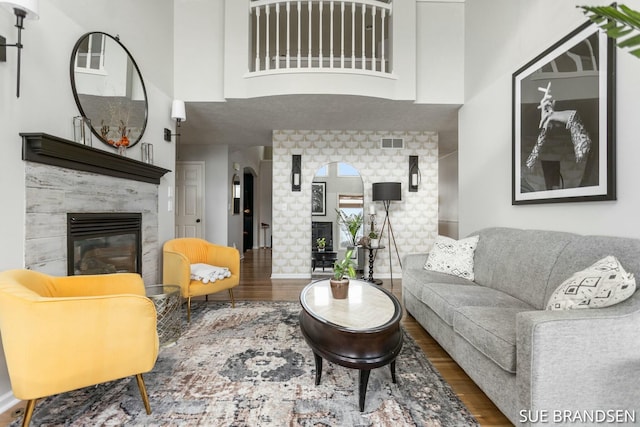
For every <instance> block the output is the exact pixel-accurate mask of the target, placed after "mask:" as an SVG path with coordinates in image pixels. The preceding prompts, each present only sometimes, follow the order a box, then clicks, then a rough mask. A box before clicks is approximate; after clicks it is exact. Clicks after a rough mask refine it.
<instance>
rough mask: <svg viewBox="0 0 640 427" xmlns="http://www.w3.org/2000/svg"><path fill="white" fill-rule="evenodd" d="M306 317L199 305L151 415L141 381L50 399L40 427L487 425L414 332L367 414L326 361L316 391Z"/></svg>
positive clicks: (161, 367)
mask: <svg viewBox="0 0 640 427" xmlns="http://www.w3.org/2000/svg"><path fill="white" fill-rule="evenodd" d="M299 312H300V305H299V303H297V302H238V303H236V308H235V309H232V308H231V307H230V306H229V304H228V303H217V302H209V303H205V302H198V303H197V304H194V307H193V314H192V320H191V324H190V325H188V326H187V325H186V323H183V332H182V335H181V337H180V339H179V340H178V342H177V343H176V344H175V345H173V346H172V347H167V348H162V349H161V350H160V354H159V356H158V361H157V364H156V366H155V368H154V369H153V371H151V372H149V373H147V374H145V375H144V378H145V382H146V384H147V390H148V392H149V399H150V401H151V409H152V411H153V412H152V414H151V415H147V414H146V412H145V411H144V406H143V403H142V399H141V398H140V394H139V392H138V387H137V384H136V381H135V378H133V377H132V378H128V379H124V380H120V381H113V382H109V383H105V384H101V385H98V386H95V387H88V388H85V389H81V390H77V391H73V392H69V393H64V394H60V395H56V396H52V397H49V398H46V399H43V400H41V401H39V402H38V403H37V405H36V410H35V413H34V418H33V421H32V423H31V425H33V426H41V425H47V426H54V425H69V426H71V425H74V426H88V425H91V426H94V425H127V426H194V425H200V426H261V427H262V426H298V425H299V426H468V425H474V426H475V425H478V424H477V422H476V420H475V419H474V418H473V416H472V415H471V414H470V413H469V411H468V410H467V409H466V408H465V406H464V405H463V404H462V403H461V402H460V400H459V399H458V398H457V396H455V394H454V393H453V392H452V390H451V389H450V387H449V385H448V384H447V383H446V382H445V381H444V380H443V379H442V378H441V377H440V375H439V374H438V373H437V372H436V371H435V370H434V368H433V367H432V366H431V364H430V363H429V362H428V360H427V358H426V357H425V355H424V353H423V352H422V351H421V350H420V348H419V347H418V346H417V344H416V343H415V342H414V341H413V339H411V338H410V337H409V336H408V335H407V334H406V333H405V337H404V345H403V348H402V352H401V354H400V356H399V357H398V359H397V362H396V375H397V381H398V382H397V383H396V384H393V383H392V382H391V374H390V371H389V368H388V367H387V366H385V367H382V368H378V369H374V370H373V371H371V376H370V378H369V385H368V388H367V395H366V402H365V411H364V412H360V411H359V410H358V387H357V385H358V372H357V371H356V370H353V369H348V368H344V367H342V366H339V365H335V364H332V363H328V362H326V361H325V363H324V364H323V372H322V382H321V384H320V385H318V386H316V385H314V378H315V377H314V375H315V365H314V358H313V353H312V352H311V349H310V348H309V347H308V346H307V344H306V342H305V341H304V339H303V338H302V334H301V332H300V328H299V325H298V314H299ZM19 421H21V420H17V421H16V422H14V423H13V424H12V425H18V424H19Z"/></svg>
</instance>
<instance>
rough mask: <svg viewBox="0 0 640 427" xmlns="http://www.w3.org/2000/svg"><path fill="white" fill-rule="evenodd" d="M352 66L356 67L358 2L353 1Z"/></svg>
mask: <svg viewBox="0 0 640 427" xmlns="http://www.w3.org/2000/svg"><path fill="white" fill-rule="evenodd" d="M351 68H356V2H351Z"/></svg>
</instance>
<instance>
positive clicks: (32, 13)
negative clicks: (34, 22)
mask: <svg viewBox="0 0 640 427" xmlns="http://www.w3.org/2000/svg"><path fill="white" fill-rule="evenodd" d="M0 4H1V5H2V6H4V7H5V8H6V9H8V10H10V11H12V12H13V10H14V9H20V10H24V11H25V12H27V16H26V17H25V18H27V19H38V18H40V15H39V14H38V0H11V1H5V0H0Z"/></svg>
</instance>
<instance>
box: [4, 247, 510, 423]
mask: <svg viewBox="0 0 640 427" xmlns="http://www.w3.org/2000/svg"><path fill="white" fill-rule="evenodd" d="M240 264H241V273H240V285H238V286H237V287H236V288H234V290H233V294H234V297H235V299H236V301H241V300H244V301H297V300H298V297H299V295H300V291H301V290H302V288H303V287H304V286H306V285H307V284H308V283H309V280H306V279H280V280H272V279H271V278H270V277H271V250H270V249H256V250H252V251H247V252H246V253H245V254H244V258H243V260H242V262H241V263H240ZM382 286H383V287H385V288H386V289H388V290H390V291H392V292H393V294H394V295H396V296H397V297H398V299H400V300H402V298H401V296H402V285H401V280H399V279H394V280H393V287H392V286H391V282H390V280H388V279H387V280H384V281H383V284H382ZM208 299H209V300H210V301H214V300H215V301H225V300H228V299H229V296H228V293H227V292H220V293H218V294H215V295H210V296H209V298H208ZM402 325H403V326H404V328H405V329H406V330H407V332H408V333H409V334H410V335H411V336H412V337H413V339H415V340H416V342H417V343H418V345H419V346H420V348H422V350H423V351H424V352H425V354H426V356H427V358H428V359H429V361H430V362H431V363H432V364H433V365H434V366H435V368H436V369H437V370H438V371H439V372H440V374H441V375H442V377H443V378H444V379H445V380H446V381H447V382H448V383H449V384H450V385H451V388H452V389H453V391H454V392H455V393H456V394H457V395H458V397H459V398H460V399H461V400H462V401H463V402H464V404H465V405H466V406H467V408H469V410H470V411H471V413H472V414H473V415H474V416H475V417H476V419H477V420H478V422H480V424H481V425H482V426H487V427H489V426H490V427H494V426H511V425H512V424H511V422H509V420H508V419H507V418H506V417H505V416H504V415H503V414H502V413H501V412H500V411H499V410H498V408H496V406H495V405H494V404H493V403H492V402H491V401H490V400H489V398H487V396H486V395H485V394H484V393H483V392H482V391H481V390H480V389H479V388H478V387H477V386H476V385H475V383H474V382H473V381H472V380H471V379H470V378H469V377H468V376H467V374H465V372H464V371H463V370H462V369H461V368H460V367H459V366H458V365H457V364H456V363H455V362H454V361H453V360H452V359H451V357H449V355H448V354H447V352H445V351H444V350H443V349H442V347H440V346H439V345H438V343H437V342H436V341H435V340H434V339H433V338H432V337H431V336H430V335H429V334H428V333H427V332H426V331H425V330H424V329H423V328H422V327H421V326H420V325H419V324H418V323H417V322H416V321H415V319H414V318H413V317H411V316H409V315H407V314H406V313H405V315H404V318H403V319H402ZM23 407H24V404H18V405H16V406H15V407H14V408H12V409H11V410H9V411H7V412H5V413H3V414H0V426H6V425H7V424H9V423H10V422H11V421H12V420H13V419H14V418H15V417H17V416H20V413H17V414H16V413H15V412H16V410H18V411H20V409H21V408H23Z"/></svg>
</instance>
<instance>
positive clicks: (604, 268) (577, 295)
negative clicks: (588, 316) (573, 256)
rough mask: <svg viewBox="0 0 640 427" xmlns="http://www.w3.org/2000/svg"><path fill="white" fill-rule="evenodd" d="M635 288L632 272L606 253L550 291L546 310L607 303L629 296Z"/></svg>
mask: <svg viewBox="0 0 640 427" xmlns="http://www.w3.org/2000/svg"><path fill="white" fill-rule="evenodd" d="M635 290H636V280H635V279H634V277H633V274H630V273H627V272H626V271H625V269H624V268H623V267H622V265H620V262H619V261H618V260H617V259H616V257H614V256H607V257H605V258H602V259H601V260H600V261H598V262H596V263H595V264H593V265H592V266H590V267H588V268H586V269H584V270H582V271H579V272H577V273H575V274H573V276H571V277H570V278H568V279H567V280H565V281H564V282H563V283H562V284H561V285H560V286H558V289H556V290H555V292H554V293H553V294H552V295H551V298H550V299H549V302H548V303H547V310H572V309H581V308H599V307H608V306H610V305H614V304H617V303H619V302H622V301H624V300H626V299H627V298H629V297H630V296H631V295H633V293H634V292H635Z"/></svg>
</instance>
